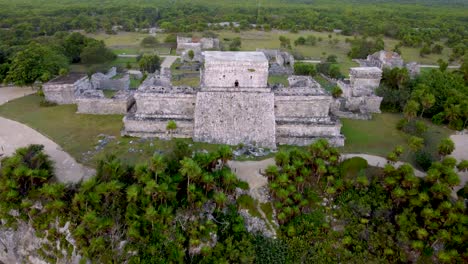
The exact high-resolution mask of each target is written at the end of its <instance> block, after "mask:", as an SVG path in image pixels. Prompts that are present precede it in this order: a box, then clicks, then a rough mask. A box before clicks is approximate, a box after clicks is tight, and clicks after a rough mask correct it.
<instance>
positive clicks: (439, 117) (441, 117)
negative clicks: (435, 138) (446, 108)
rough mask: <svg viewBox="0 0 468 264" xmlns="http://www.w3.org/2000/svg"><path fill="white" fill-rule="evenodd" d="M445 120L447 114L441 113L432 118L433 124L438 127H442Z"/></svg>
mask: <svg viewBox="0 0 468 264" xmlns="http://www.w3.org/2000/svg"><path fill="white" fill-rule="evenodd" d="M444 120H445V113H444V112H440V113H438V114H436V115H434V116H432V123H434V124H436V125H442V124H443V123H444Z"/></svg>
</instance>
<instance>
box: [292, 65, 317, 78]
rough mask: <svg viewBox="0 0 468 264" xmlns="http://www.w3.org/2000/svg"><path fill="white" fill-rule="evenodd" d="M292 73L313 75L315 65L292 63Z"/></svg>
mask: <svg viewBox="0 0 468 264" xmlns="http://www.w3.org/2000/svg"><path fill="white" fill-rule="evenodd" d="M294 74H296V75H309V76H314V75H316V74H317V71H316V70H315V65H313V64H310V63H295V64H294Z"/></svg>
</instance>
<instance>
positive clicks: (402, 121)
mask: <svg viewBox="0 0 468 264" xmlns="http://www.w3.org/2000/svg"><path fill="white" fill-rule="evenodd" d="M408 123H409V122H408V120H406V119H405V118H402V119H400V121H398V123H397V124H396V128H397V129H398V130H400V131H402V130H403V129H404V128H405V127H406V126H407V125H408Z"/></svg>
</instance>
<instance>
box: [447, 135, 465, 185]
mask: <svg viewBox="0 0 468 264" xmlns="http://www.w3.org/2000/svg"><path fill="white" fill-rule="evenodd" d="M450 139H452V141H453V143H455V150H454V151H453V153H452V155H451V156H452V157H454V158H456V159H457V160H458V161H459V162H460V161H461V160H468V134H464V135H452V136H450ZM458 175H460V180H461V184H460V187H459V188H455V190H457V191H458V190H459V189H461V188H462V187H463V186H465V183H466V182H468V172H459V173H458Z"/></svg>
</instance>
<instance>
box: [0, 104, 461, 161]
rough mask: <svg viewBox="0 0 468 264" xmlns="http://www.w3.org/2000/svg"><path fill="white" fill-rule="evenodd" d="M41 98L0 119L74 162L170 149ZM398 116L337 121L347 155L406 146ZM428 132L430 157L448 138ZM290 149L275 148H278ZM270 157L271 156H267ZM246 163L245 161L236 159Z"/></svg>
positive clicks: (113, 118) (117, 121) (10, 107)
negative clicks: (42, 138) (25, 130)
mask: <svg viewBox="0 0 468 264" xmlns="http://www.w3.org/2000/svg"><path fill="white" fill-rule="evenodd" d="M41 100H42V97H40V96H38V95H30V96H26V97H23V98H20V99H16V100H13V101H10V102H9V103H6V104H4V105H2V106H0V116H3V117H6V118H9V119H12V120H16V121H18V122H21V123H23V124H26V125H28V126H30V127H31V128H33V129H35V130H37V131H39V132H40V133H42V134H44V135H46V136H47V137H49V138H50V139H52V140H53V141H55V142H57V144H59V145H60V146H62V148H63V149H64V150H65V151H67V152H68V153H70V154H71V155H72V156H73V157H74V158H76V159H77V160H78V161H79V162H81V163H83V164H86V165H88V166H91V167H93V166H95V164H96V160H98V159H101V158H103V157H105V156H106V155H108V154H115V155H116V156H117V157H118V158H120V159H122V160H123V161H125V162H126V163H128V164H136V163H139V162H143V161H145V160H146V159H147V158H148V157H150V156H152V155H153V154H154V153H155V152H163V153H165V152H167V151H170V150H171V149H172V148H173V146H174V144H175V143H174V141H167V140H159V139H139V138H132V137H121V135H120V131H121V129H122V127H123V123H122V117H123V116H122V115H105V116H100V115H84V114H76V106H75V105H58V106H52V107H41V106H40V105H39V103H40V101H41ZM401 118H402V116H401V115H400V114H390V113H383V114H376V115H374V118H373V119H372V120H350V119H342V123H343V127H342V130H341V131H342V133H343V134H344V136H345V137H346V143H345V147H343V148H341V150H342V151H343V152H347V153H351V152H352V153H367V154H373V155H379V156H384V157H385V156H386V155H387V154H388V153H389V152H390V151H392V150H393V149H394V148H395V146H397V145H403V146H406V145H407V139H408V135H406V134H404V133H403V132H401V131H398V130H397V129H396V123H397V122H398V120H400V119H401ZM426 123H427V125H428V127H429V130H428V132H426V135H425V138H426V140H427V145H428V146H427V147H426V150H428V151H430V152H431V153H433V154H434V153H435V152H436V147H437V144H438V143H439V141H440V139H442V138H444V137H448V136H449V135H450V134H452V133H453V131H451V130H449V129H447V128H445V127H441V126H435V125H433V124H431V123H430V122H429V121H426ZM102 135H106V136H111V137H114V139H112V140H110V141H109V143H108V144H107V145H106V146H104V148H103V149H102V150H99V151H96V146H97V145H98V143H99V140H100V139H102ZM184 141H185V142H187V143H188V144H191V145H192V148H193V149H194V150H202V149H205V150H208V151H212V150H216V149H217V147H218V145H216V144H207V143H198V142H193V141H192V140H190V139H184ZM283 148H284V149H288V148H291V147H290V146H281V147H280V149H283ZM270 156H273V155H270ZM238 159H239V160H246V159H247V158H246V157H239V158H238ZM403 159H404V160H407V161H412V160H411V156H409V155H404V157H403Z"/></svg>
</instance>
